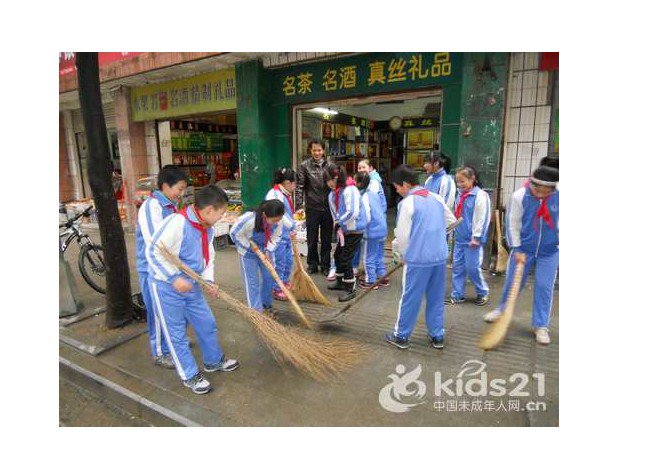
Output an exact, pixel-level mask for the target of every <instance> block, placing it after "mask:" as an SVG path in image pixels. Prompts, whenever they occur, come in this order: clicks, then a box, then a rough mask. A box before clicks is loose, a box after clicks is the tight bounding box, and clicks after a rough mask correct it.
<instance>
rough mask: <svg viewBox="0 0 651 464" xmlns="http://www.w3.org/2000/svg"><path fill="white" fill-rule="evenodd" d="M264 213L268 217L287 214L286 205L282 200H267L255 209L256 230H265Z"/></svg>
mask: <svg viewBox="0 0 651 464" xmlns="http://www.w3.org/2000/svg"><path fill="white" fill-rule="evenodd" d="M263 213H264V215H265V216H267V217H268V218H272V217H279V216H282V215H283V214H285V205H284V204H283V202H282V201H280V200H265V201H263V202H262V203H260V206H258V208H257V209H256V210H255V230H256V231H257V232H262V231H263V230H264V218H263Z"/></svg>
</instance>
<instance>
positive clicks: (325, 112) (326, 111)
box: [310, 107, 339, 114]
mask: <svg viewBox="0 0 651 464" xmlns="http://www.w3.org/2000/svg"><path fill="white" fill-rule="evenodd" d="M310 111H314V112H315V113H321V114H339V111H335V110H329V109H328V108H321V107H317V108H312V109H311V110H310Z"/></svg>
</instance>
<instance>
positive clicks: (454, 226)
mask: <svg viewBox="0 0 651 464" xmlns="http://www.w3.org/2000/svg"><path fill="white" fill-rule="evenodd" d="M462 222H463V218H459V219H457V220H456V221H454V222H453V223H452V224H450V225H449V226H447V227H446V229H445V233H446V234H449V233H450V232H452V231H453V230H454V229H456V228H457V227H459V224H461V223H462ZM403 265H404V262H400V263H398V264H396V265H395V266H393V267H392V268H391V269H389V271H388V272H387V273H386V274H384V275H383V276H382V277H380V278H379V279H377V280H378V281H380V280H384V279H387V278H389V277H390V276H391V274H393V273H394V272H396V271H397V270H398V269H400V268H401V267H402V266H403ZM373 288H375V286H373V287H369V288H366V289H364V291H362V292H361V293H360V294H359V295H358V296H356V297H355V298H353V299H352V300H351V302H350V303H348V304H347V305H346V306H344V307H343V308H342V309H341V310H340V311H339V312H338V313H337V314H335V315H334V316H333V317H332V318H331V319H329V320H333V319H335V318H337V317H339V316H341V315H342V314H343V313H345V312H346V311H348V310H349V309H350V308H352V307H353V305H355V304H357V303H358V302H359V300H361V299H362V298H364V297H365V296H366V295H368V294H369V293H370V291H371V290H373ZM322 322H326V321H322Z"/></svg>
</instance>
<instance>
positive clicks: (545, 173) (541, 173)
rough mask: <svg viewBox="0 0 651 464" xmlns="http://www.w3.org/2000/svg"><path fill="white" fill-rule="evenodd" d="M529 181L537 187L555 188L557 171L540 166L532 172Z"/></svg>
mask: <svg viewBox="0 0 651 464" xmlns="http://www.w3.org/2000/svg"><path fill="white" fill-rule="evenodd" d="M531 181H532V182H534V183H536V184H538V185H545V186H547V187H556V184H557V183H558V169H554V168H552V167H550V166H540V167H539V168H538V169H536V170H535V171H534V172H533V174H532V176H531Z"/></svg>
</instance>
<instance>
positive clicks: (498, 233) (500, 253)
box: [495, 209, 509, 273]
mask: <svg viewBox="0 0 651 464" xmlns="http://www.w3.org/2000/svg"><path fill="white" fill-rule="evenodd" d="M495 241H496V242H497V261H496V263H495V272H500V273H502V272H505V271H506V267H507V266H508V264H509V254H508V252H507V251H506V248H504V245H503V244H502V221H501V217H500V211H499V210H497V209H496V210H495Z"/></svg>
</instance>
